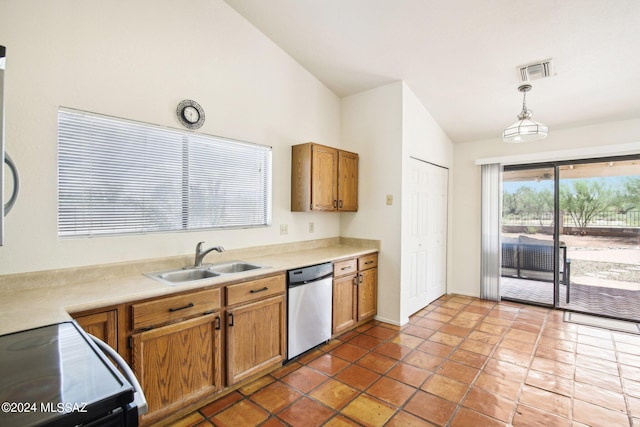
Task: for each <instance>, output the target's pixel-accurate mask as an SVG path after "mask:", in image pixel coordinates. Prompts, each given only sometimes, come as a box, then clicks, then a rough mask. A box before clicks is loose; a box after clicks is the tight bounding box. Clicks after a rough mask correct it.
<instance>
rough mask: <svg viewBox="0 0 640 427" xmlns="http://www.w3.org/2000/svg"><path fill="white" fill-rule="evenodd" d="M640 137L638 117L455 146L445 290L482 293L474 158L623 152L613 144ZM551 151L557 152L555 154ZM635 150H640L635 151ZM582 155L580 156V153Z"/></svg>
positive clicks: (538, 158) (477, 168) (534, 158)
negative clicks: (512, 140)
mask: <svg viewBox="0 0 640 427" xmlns="http://www.w3.org/2000/svg"><path fill="white" fill-rule="evenodd" d="M634 142H640V119H634V120H626V121H621V122H612V123H604V124H595V125H590V126H584V127H576V128H571V129H550V130H549V136H548V137H547V138H546V139H544V140H540V141H532V142H528V143H523V144H507V143H504V142H502V141H501V140H500V139H498V138H496V139H492V140H486V141H476V142H469V143H465V144H456V145H455V146H454V169H455V180H454V183H453V212H452V217H451V218H452V221H453V224H454V227H453V229H452V232H453V234H452V237H451V238H450V239H449V242H450V243H452V244H453V255H452V258H451V259H450V261H451V265H452V266H453V268H454V269H453V279H452V280H451V281H450V285H451V288H450V290H449V292H451V293H459V294H464V295H471V296H479V295H480V166H476V164H475V161H476V160H477V159H486V158H493V157H513V158H518V159H519V160H518V163H526V162H528V161H529V162H531V161H541V158H544V159H545V160H551V159H553V158H554V157H556V156H557V157H558V159H560V158H559V156H562V159H561V160H566V157H565V155H566V150H574V152H575V153H588V155H589V156H592V155H593V154H592V153H593V152H598V153H599V154H598V157H601V156H606V155H615V154H628V153H626V152H625V153H621V152H619V151H617V150H618V147H616V145H618V144H629V143H634ZM554 153H555V154H554ZM637 153H640V150H638V152H637ZM579 157H581V158H583V157H584V156H579Z"/></svg>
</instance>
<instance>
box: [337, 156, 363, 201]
mask: <svg viewBox="0 0 640 427" xmlns="http://www.w3.org/2000/svg"><path fill="white" fill-rule="evenodd" d="M338 174H339V175H338V210H339V211H345V212H356V211H357V210H358V155H357V154H356V153H350V152H348V151H339V152H338Z"/></svg>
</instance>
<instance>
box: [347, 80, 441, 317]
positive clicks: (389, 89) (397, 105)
mask: <svg viewBox="0 0 640 427" xmlns="http://www.w3.org/2000/svg"><path fill="white" fill-rule="evenodd" d="M342 142H343V146H344V147H345V149H350V150H353V151H356V152H358V153H359V154H360V170H359V184H360V185H359V196H360V200H359V205H360V206H359V211H358V212H357V213H353V214H342V223H341V235H342V236H345V237H360V238H367V239H375V240H380V241H381V245H382V247H381V251H380V262H379V266H380V267H379V269H378V316H377V318H378V319H380V320H384V321H387V322H390V323H395V324H403V323H406V322H407V321H408V315H409V314H411V313H403V312H402V308H401V307H402V301H401V298H402V281H403V277H402V274H401V271H402V267H401V266H402V251H403V242H402V221H403V217H404V214H403V211H404V210H405V209H404V205H403V203H402V202H403V197H402V195H403V188H402V183H403V168H402V166H403V164H404V163H405V162H406V161H408V156H416V157H419V158H421V159H423V160H426V161H430V162H433V163H437V164H439V165H443V166H446V167H449V166H450V165H451V163H452V161H453V147H452V144H451V141H449V139H448V138H447V136H446V135H445V134H444V132H443V131H442V129H441V128H440V126H439V125H438V124H437V123H436V122H435V121H434V120H433V118H432V117H431V115H430V114H429V112H428V111H427V110H425V108H424V107H423V106H422V104H420V102H419V101H418V99H417V98H416V96H415V95H414V94H413V92H412V91H411V89H410V88H409V87H408V86H407V85H406V84H405V83H403V82H395V83H391V84H388V85H385V86H381V87H379V88H376V89H372V90H369V91H366V92H362V93H359V94H356V95H352V96H349V97H345V98H343V99H342ZM387 195H391V196H393V204H392V205H387V204H386V196H387Z"/></svg>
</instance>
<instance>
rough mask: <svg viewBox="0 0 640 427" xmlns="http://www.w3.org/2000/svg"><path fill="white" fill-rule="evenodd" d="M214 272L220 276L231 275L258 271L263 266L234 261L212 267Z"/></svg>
mask: <svg viewBox="0 0 640 427" xmlns="http://www.w3.org/2000/svg"><path fill="white" fill-rule="evenodd" d="M210 268H211V270H212V271H215V272H216V273H220V274H231V273H241V272H243V271H249V270H256V269H258V268H262V266H261V265H257V264H249V263H248V262H243V261H232V262H226V263H221V264H213V265H212V266H211V267H210Z"/></svg>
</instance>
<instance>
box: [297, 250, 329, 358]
mask: <svg viewBox="0 0 640 427" xmlns="http://www.w3.org/2000/svg"><path fill="white" fill-rule="evenodd" d="M332 277H333V264H331V263H330V262H328V263H325V264H318V265H313V266H310V267H304V268H299V269H297V270H289V271H288V272H287V331H288V332H287V333H288V340H287V341H288V344H287V360H291V359H293V358H294V357H296V356H298V355H300V354H302V353H304V352H305V351H307V350H309V349H311V348H313V347H315V346H317V345H318V344H322V343H323V342H325V341H327V340H329V339H330V338H331V307H332V304H333V301H332V295H333V283H332V282H333V281H332Z"/></svg>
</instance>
